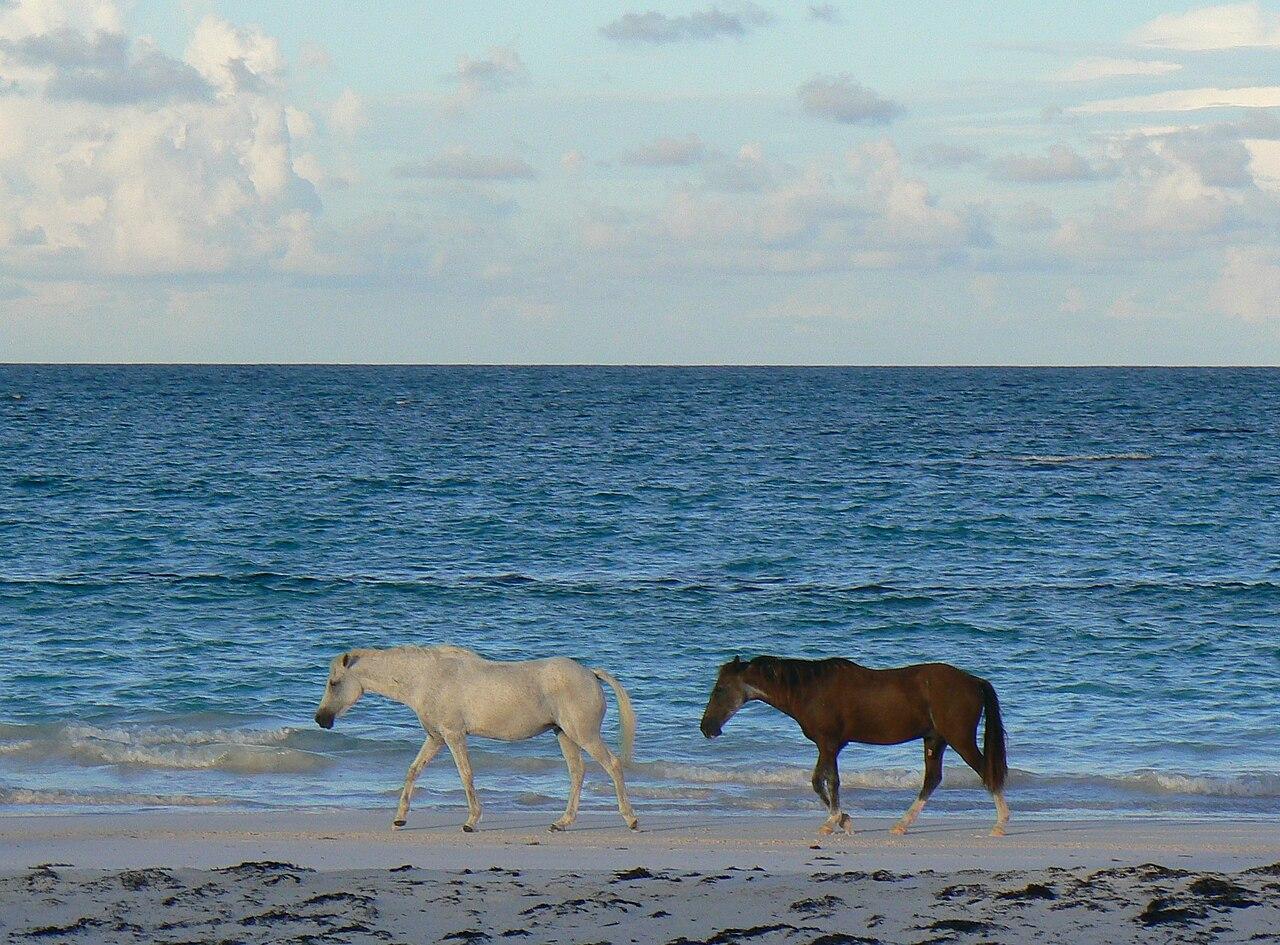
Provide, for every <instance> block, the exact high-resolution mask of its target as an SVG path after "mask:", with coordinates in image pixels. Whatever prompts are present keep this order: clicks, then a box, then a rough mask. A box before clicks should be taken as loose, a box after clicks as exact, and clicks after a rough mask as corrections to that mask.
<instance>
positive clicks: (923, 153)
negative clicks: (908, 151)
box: [915, 141, 986, 167]
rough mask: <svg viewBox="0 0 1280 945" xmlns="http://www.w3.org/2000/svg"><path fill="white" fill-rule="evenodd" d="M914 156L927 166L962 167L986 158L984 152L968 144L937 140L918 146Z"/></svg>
mask: <svg viewBox="0 0 1280 945" xmlns="http://www.w3.org/2000/svg"><path fill="white" fill-rule="evenodd" d="M915 158H916V160H917V161H919V162H920V163H921V164H924V165H925V166H927V167H964V166H965V165H966V164H977V163H979V162H980V161H984V160H986V154H985V152H983V151H980V150H978V149H977V148H972V147H969V146H968V145H964V144H949V143H948V142H945V141H937V142H934V143H933V144H927V145H925V146H924V147H921V148H918V149H917V150H916V153H915Z"/></svg>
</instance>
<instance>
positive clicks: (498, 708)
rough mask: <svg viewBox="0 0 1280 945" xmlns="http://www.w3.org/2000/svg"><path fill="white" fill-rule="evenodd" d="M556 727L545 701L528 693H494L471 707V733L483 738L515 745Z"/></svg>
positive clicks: (469, 727)
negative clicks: (495, 739) (514, 743)
mask: <svg viewBox="0 0 1280 945" xmlns="http://www.w3.org/2000/svg"><path fill="white" fill-rule="evenodd" d="M554 727H555V723H554V721H553V720H552V719H551V717H550V715H549V714H548V713H547V711H546V709H545V707H544V706H543V704H542V700H541V699H540V698H537V697H533V696H529V695H526V694H524V693H517V692H511V691H507V692H494V693H492V695H491V696H490V697H489V698H484V699H476V700H474V701H473V702H472V704H471V705H470V706H468V711H467V732H468V733H469V734H471V735H478V736H479V737H481V738H497V739H501V740H502V741H508V742H515V741H521V740H522V739H525V738H532V737H533V736H535V735H541V734H542V733H543V732H547V731H550V730H551V729H552V728H554Z"/></svg>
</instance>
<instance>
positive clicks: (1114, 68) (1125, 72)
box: [1052, 57, 1182, 82]
mask: <svg viewBox="0 0 1280 945" xmlns="http://www.w3.org/2000/svg"><path fill="white" fill-rule="evenodd" d="M1181 68H1182V65H1181V63H1177V62H1165V61H1163V60H1159V59H1107V58H1104V57H1092V58H1088V59H1077V60H1076V61H1075V62H1073V63H1072V64H1071V65H1070V66H1068V67H1067V68H1066V69H1063V70H1062V71H1061V72H1058V73H1056V74H1055V75H1054V76H1053V77H1052V78H1054V79H1056V80H1057V81H1059V82H1097V81H1100V80H1102V79H1118V78H1124V77H1131V76H1161V75H1169V74H1171V73H1174V72H1177V71H1178V70H1180V69H1181Z"/></svg>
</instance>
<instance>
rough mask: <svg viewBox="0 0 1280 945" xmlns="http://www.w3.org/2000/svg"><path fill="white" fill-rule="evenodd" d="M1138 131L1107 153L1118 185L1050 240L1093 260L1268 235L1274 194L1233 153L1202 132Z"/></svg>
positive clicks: (1179, 251)
mask: <svg viewBox="0 0 1280 945" xmlns="http://www.w3.org/2000/svg"><path fill="white" fill-rule="evenodd" d="M1195 135H1197V136H1199V137H1200V139H1201V140H1200V141H1199V142H1197V143H1192V142H1191V139H1190V137H1189V136H1188V134H1187V133H1177V134H1173V135H1169V134H1161V135H1150V136H1148V135H1139V136H1136V137H1135V138H1133V139H1132V140H1130V141H1128V142H1127V143H1124V144H1123V145H1121V146H1120V150H1119V153H1118V154H1117V156H1116V157H1115V159H1114V166H1115V169H1116V170H1117V172H1118V174H1119V183H1118V185H1117V186H1116V188H1115V189H1114V190H1113V191H1112V192H1110V193H1108V194H1107V195H1106V197H1105V199H1103V200H1101V201H1099V202H1098V203H1097V204H1096V205H1095V206H1094V207H1093V208H1092V209H1091V210H1089V211H1088V212H1086V213H1083V214H1079V215H1076V216H1072V217H1070V218H1068V219H1066V220H1065V221H1064V222H1063V223H1062V225H1061V226H1060V227H1059V228H1058V229H1057V230H1056V231H1055V232H1054V234H1053V236H1052V238H1051V245H1052V246H1053V247H1054V248H1055V249H1057V250H1058V251H1060V252H1061V253H1063V254H1064V255H1066V256H1068V257H1071V258H1075V259H1079V260H1082V261H1087V262H1090V263H1096V262H1097V261H1099V260H1119V261H1124V262H1133V261H1134V260H1137V259H1142V258H1163V259H1167V258H1169V257H1171V256H1174V255H1184V254H1188V253H1193V252H1197V251H1204V250H1208V249H1211V248H1213V249H1216V248H1217V247H1218V246H1220V245H1221V244H1222V242H1223V241H1224V240H1230V241H1231V242H1234V243H1239V242H1241V241H1242V240H1246V239H1260V238H1262V237H1264V236H1266V235H1269V234H1272V233H1274V229H1275V226H1274V220H1275V216H1276V211H1277V205H1276V202H1275V200H1274V198H1273V197H1272V196H1271V195H1269V194H1267V193H1266V192H1265V191H1263V190H1261V189H1259V188H1258V187H1257V186H1256V185H1255V184H1254V183H1253V182H1252V181H1251V180H1248V179H1246V178H1245V177H1244V175H1243V173H1242V172H1241V169H1240V160H1241V155H1240V153H1239V152H1238V151H1236V150H1235V147H1234V145H1236V144H1239V142H1230V141H1227V140H1224V139H1216V145H1217V146H1218V147H1221V148H1222V149H1221V150H1217V149H1215V147H1214V145H1215V139H1214V138H1213V136H1212V135H1211V134H1209V133H1203V132H1196V133H1195Z"/></svg>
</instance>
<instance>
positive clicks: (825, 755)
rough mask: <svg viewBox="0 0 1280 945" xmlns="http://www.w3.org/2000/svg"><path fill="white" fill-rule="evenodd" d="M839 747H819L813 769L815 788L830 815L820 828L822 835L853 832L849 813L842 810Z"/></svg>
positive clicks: (819, 832) (819, 831)
mask: <svg viewBox="0 0 1280 945" xmlns="http://www.w3.org/2000/svg"><path fill="white" fill-rule="evenodd" d="M839 754H840V749H839V748H827V747H823V746H819V747H818V764H817V767H815V768H814V770H813V782H814V784H813V788H814V790H815V791H817V792H818V797H820V798H822V801H823V803H824V804H826V805H827V810H828V812H829V815H828V817H827V819H826V820H825V821H824V822H823V824H822V826H821V827H819V828H818V834H819V835H820V836H826V835H827V834H830V833H834V832H835V831H836V830H839V829H843V830H844V831H845V832H847V833H853V827H852V826H851V821H850V819H849V815H848V814H846V813H844V812H843V811H841V810H840V767H839V762H838V761H837V758H838V756H839Z"/></svg>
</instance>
